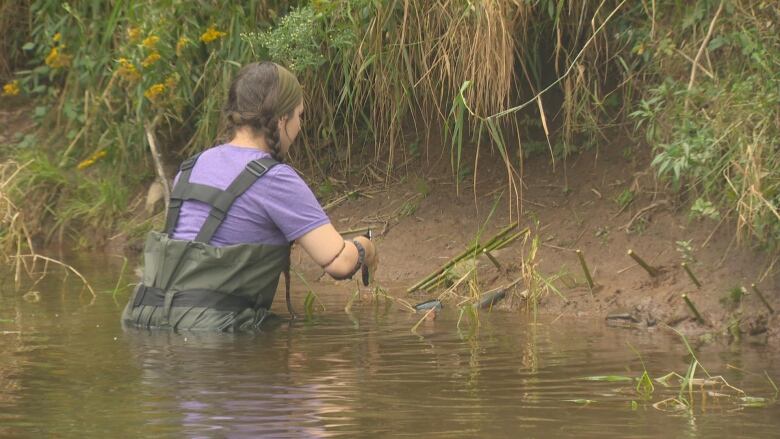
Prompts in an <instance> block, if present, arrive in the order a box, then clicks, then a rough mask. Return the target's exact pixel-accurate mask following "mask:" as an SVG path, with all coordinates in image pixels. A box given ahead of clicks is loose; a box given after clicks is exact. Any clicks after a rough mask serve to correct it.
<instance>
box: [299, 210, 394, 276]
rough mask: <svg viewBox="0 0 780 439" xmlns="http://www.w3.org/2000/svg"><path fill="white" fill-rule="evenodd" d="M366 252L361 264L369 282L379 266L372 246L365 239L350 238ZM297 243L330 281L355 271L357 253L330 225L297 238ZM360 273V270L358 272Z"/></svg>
mask: <svg viewBox="0 0 780 439" xmlns="http://www.w3.org/2000/svg"><path fill="white" fill-rule="evenodd" d="M354 240H355V241H357V242H359V243H360V245H362V246H363V248H364V249H365V250H366V255H365V258H364V259H363V264H364V265H365V266H366V267H367V268H368V272H369V278H373V275H374V273H375V272H376V269H377V266H378V265H379V255H378V253H377V249H376V246H375V245H374V243H373V242H372V241H371V240H370V239H368V238H366V237H365V236H358V237H356V238H354ZM298 243H299V244H300V245H301V247H303V249H304V250H305V251H306V253H308V254H309V256H311V258H312V259H314V262H316V263H317V264H319V266H320V267H322V268H323V269H324V270H325V272H326V273H328V274H330V275H331V276H332V277H333V278H334V279H342V278H344V277H345V276H349V275H350V273H352V272H353V271H354V270H355V266H356V264H357V261H358V250H357V247H356V246H355V244H353V243H352V239H349V240H344V238H343V237H342V236H341V235H340V234H339V233H338V232H337V231H336V229H335V228H333V226H332V225H331V224H325V225H322V226H320V227H317V228H316V229H314V230H312V231H310V232H308V233H306V234H305V235H303V236H301V237H300V238H298ZM358 271H360V270H358Z"/></svg>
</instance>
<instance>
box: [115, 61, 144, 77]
mask: <svg viewBox="0 0 780 439" xmlns="http://www.w3.org/2000/svg"><path fill="white" fill-rule="evenodd" d="M117 62H118V63H119V70H117V74H118V75H119V76H120V77H121V78H123V79H125V80H126V81H129V82H133V81H135V80H137V79H139V78H141V74H140V73H138V69H137V68H136V67H135V64H133V63H132V62H130V60H128V59H127V58H119V59H118V60H117Z"/></svg>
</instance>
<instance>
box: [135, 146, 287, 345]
mask: <svg viewBox="0 0 780 439" xmlns="http://www.w3.org/2000/svg"><path fill="white" fill-rule="evenodd" d="M197 158H198V157H197V156H195V157H192V158H190V159H188V160H186V161H185V162H184V163H182V165H181V168H180V171H181V174H180V177H179V180H178V182H177V183H176V186H175V187H174V188H173V193H172V194H171V202H170V207H169V210H168V218H167V221H166V225H165V231H164V232H163V233H160V232H150V233H149V235H148V236H147V238H146V244H145V245H144V269H143V279H142V281H141V283H140V284H139V285H138V287H137V288H136V290H135V292H134V294H133V296H132V297H131V299H130V302H129V303H128V304H127V306H126V307H125V310H124V312H123V314H122V322H123V324H124V325H126V326H131V327H141V328H168V329H174V330H205V331H229V332H232V331H243V330H253V329H257V328H259V327H260V325H261V324H262V323H263V320H265V318H266V317H268V316H269V315H270V312H269V311H268V310H269V309H270V307H271V303H272V302H273V299H274V295H275V294H276V288H277V286H278V284H279V275H280V274H281V273H283V272H284V273H287V270H288V269H289V264H290V246H289V245H267V244H237V245H230V246H225V247H216V246H212V245H209V242H210V241H211V239H212V237H213V236H214V233H215V232H216V231H217V229H218V228H219V226H220V224H222V221H223V220H224V219H225V216H226V215H227V212H228V210H230V206H232V204H233V202H234V201H235V200H236V198H238V197H239V196H240V195H241V194H243V193H244V192H245V191H246V190H247V189H249V187H250V186H252V184H254V183H255V181H257V180H258V179H259V178H261V177H262V176H263V175H264V174H265V173H266V172H267V171H268V170H269V169H270V168H271V167H273V166H275V165H276V164H278V162H277V161H275V160H273V159H270V158H266V159H259V160H254V161H252V162H249V164H247V166H246V168H245V169H244V170H243V171H241V173H240V174H239V175H238V177H236V179H235V180H233V182H232V183H231V184H230V186H228V188H227V189H225V190H219V189H217V188H214V187H211V186H207V185H202V184H197V183H191V182H190V175H191V174H192V168H193V167H194V166H195V162H196V161H197ZM185 200H197V201H201V202H204V203H207V204H208V205H210V206H211V210H210V211H209V215H208V217H207V218H206V221H205V223H204V224H203V226H202V227H201V229H200V231H199V232H198V235H197V236H196V238H195V239H194V240H193V241H185V240H179V239H172V238H171V237H170V235H171V234H172V233H173V229H174V227H175V226H176V222H177V221H178V218H179V211H180V209H181V205H182V203H183V202H184V201H185Z"/></svg>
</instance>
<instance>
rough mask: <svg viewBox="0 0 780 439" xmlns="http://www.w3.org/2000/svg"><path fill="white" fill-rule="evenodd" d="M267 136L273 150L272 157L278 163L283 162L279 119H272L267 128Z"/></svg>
mask: <svg viewBox="0 0 780 439" xmlns="http://www.w3.org/2000/svg"><path fill="white" fill-rule="evenodd" d="M265 129H266V136H265V138H266V139H267V140H268V147H270V148H271V157H273V158H274V160H276V161H278V162H283V161H284V157H283V156H282V141H281V138H280V136H279V118H278V117H272V118H270V119H269V120H268V125H266V126H265Z"/></svg>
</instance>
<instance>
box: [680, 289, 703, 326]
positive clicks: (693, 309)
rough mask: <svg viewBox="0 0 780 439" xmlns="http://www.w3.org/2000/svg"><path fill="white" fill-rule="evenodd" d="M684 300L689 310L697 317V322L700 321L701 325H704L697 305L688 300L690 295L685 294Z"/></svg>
mask: <svg viewBox="0 0 780 439" xmlns="http://www.w3.org/2000/svg"><path fill="white" fill-rule="evenodd" d="M682 298H683V300H684V301H685V303H686V304H687V305H688V308H690V309H691V311H692V312H693V315H695V316H696V320H698V321H699V323H704V319H703V318H702V317H701V314H699V310H698V309H696V305H694V304H693V302H691V299H689V298H688V295H687V294H683V295H682Z"/></svg>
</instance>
